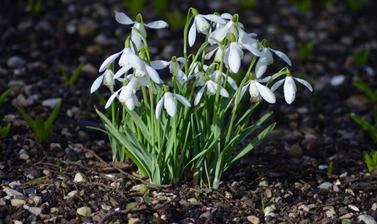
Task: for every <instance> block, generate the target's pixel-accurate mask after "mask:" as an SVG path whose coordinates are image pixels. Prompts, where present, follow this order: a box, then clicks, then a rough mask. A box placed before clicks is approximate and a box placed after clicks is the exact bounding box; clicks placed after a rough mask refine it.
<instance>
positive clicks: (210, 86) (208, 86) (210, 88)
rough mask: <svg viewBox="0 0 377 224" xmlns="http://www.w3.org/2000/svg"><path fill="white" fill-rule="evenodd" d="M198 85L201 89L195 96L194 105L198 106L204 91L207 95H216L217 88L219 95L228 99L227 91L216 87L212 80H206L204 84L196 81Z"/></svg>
mask: <svg viewBox="0 0 377 224" xmlns="http://www.w3.org/2000/svg"><path fill="white" fill-rule="evenodd" d="M197 83H198V85H201V84H203V85H202V87H201V88H200V89H199V91H198V92H197V93H196V96H195V99H194V105H195V106H196V105H198V104H199V103H200V100H201V99H202V97H203V94H204V92H205V91H206V92H207V94H209V95H215V94H216V91H217V88H220V89H219V91H220V92H219V94H220V95H221V96H223V97H225V98H228V97H229V93H228V91H227V90H226V89H225V88H224V87H222V86H221V85H218V84H217V82H215V81H214V80H212V79H208V80H206V81H204V82H201V81H197Z"/></svg>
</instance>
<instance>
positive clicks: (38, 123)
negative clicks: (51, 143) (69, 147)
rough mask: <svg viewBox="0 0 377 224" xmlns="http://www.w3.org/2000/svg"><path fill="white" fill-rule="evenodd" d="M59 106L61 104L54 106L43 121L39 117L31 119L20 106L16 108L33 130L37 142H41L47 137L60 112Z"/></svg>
mask: <svg viewBox="0 0 377 224" xmlns="http://www.w3.org/2000/svg"><path fill="white" fill-rule="evenodd" d="M60 108H61V104H59V105H57V106H55V108H54V109H53V110H52V112H51V114H50V115H49V117H48V118H47V120H46V121H44V120H43V119H42V118H40V117H38V118H36V119H33V118H32V117H31V116H30V115H29V114H27V113H26V112H25V111H24V110H22V109H21V108H17V110H18V112H19V113H20V115H21V117H22V118H23V119H24V120H25V121H26V122H27V123H28V125H29V126H30V128H31V129H32V130H33V132H34V135H35V138H36V140H37V141H39V142H43V141H46V140H47V139H48V137H49V134H50V130H51V128H52V126H53V124H54V122H55V120H56V118H57V116H58V114H59V112H60Z"/></svg>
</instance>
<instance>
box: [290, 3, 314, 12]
mask: <svg viewBox="0 0 377 224" xmlns="http://www.w3.org/2000/svg"><path fill="white" fill-rule="evenodd" d="M292 4H293V5H294V6H295V7H296V8H297V9H298V11H300V12H301V13H306V12H309V11H310V10H311V8H312V1H311V0H292Z"/></svg>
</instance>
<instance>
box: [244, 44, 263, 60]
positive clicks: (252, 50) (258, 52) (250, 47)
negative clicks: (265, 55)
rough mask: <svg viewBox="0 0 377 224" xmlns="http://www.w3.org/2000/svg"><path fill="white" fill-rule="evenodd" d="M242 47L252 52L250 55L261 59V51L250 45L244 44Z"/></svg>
mask: <svg viewBox="0 0 377 224" xmlns="http://www.w3.org/2000/svg"><path fill="white" fill-rule="evenodd" d="M242 47H244V48H246V50H248V51H250V53H252V54H253V55H255V56H257V57H259V56H260V55H261V53H260V51H259V50H258V49H257V48H256V47H254V46H253V45H249V44H244V45H242Z"/></svg>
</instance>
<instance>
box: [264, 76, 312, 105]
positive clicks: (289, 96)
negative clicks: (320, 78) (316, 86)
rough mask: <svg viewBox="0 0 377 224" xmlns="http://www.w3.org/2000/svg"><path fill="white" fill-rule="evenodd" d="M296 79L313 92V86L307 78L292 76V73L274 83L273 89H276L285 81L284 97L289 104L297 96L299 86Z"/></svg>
mask: <svg viewBox="0 0 377 224" xmlns="http://www.w3.org/2000/svg"><path fill="white" fill-rule="evenodd" d="M295 81H297V82H299V83H301V84H302V85H304V86H305V87H306V88H308V89H309V91H310V92H313V87H312V86H311V85H310V84H309V83H308V82H307V81H306V80H304V79H300V78H296V77H292V76H291V75H287V76H286V77H285V79H281V80H279V81H277V82H276V83H275V84H274V85H272V87H271V90H272V91H275V90H276V89H278V88H279V87H280V86H281V85H282V84H283V83H284V98H285V101H286V102H287V103H288V104H291V103H292V102H293V101H294V100H295V98H296V92H297V87H296V83H295Z"/></svg>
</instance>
